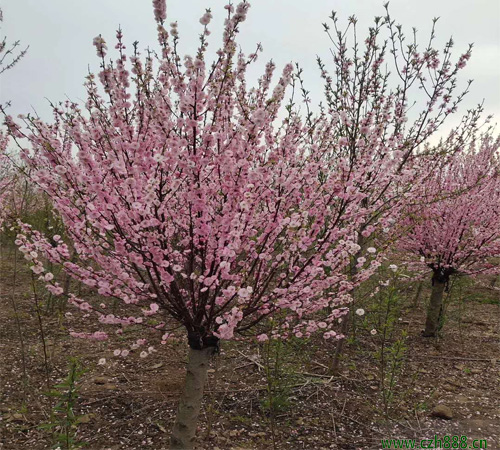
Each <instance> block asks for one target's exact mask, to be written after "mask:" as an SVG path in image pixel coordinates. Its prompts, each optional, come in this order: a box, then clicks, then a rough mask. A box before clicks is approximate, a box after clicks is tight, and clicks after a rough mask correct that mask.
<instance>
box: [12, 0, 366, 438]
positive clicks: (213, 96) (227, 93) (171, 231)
mask: <svg viewBox="0 0 500 450" xmlns="http://www.w3.org/2000/svg"><path fill="white" fill-rule="evenodd" d="M153 5H154V14H155V18H156V21H157V24H158V38H159V43H160V46H161V55H159V56H158V57H155V55H154V53H152V52H149V53H148V55H147V57H146V58H145V60H143V59H142V58H141V55H140V54H139V52H138V50H137V48H135V50H134V53H133V55H132V57H131V58H130V63H129V62H128V60H127V57H126V56H125V52H124V51H125V46H124V44H123V41H122V33H121V31H118V33H117V41H118V43H117V45H116V48H117V49H118V52H119V56H118V59H117V60H116V61H115V62H114V63H113V62H106V51H107V45H106V42H105V40H104V39H103V38H102V37H101V36H99V37H97V38H95V39H94V45H95V47H96V49H97V54H98V56H99V57H100V58H101V61H102V65H101V69H102V70H101V72H100V73H99V75H98V77H97V79H98V80H99V82H100V83H101V85H102V88H103V92H104V94H103V93H102V92H101V91H100V89H99V87H98V82H97V79H96V77H95V76H94V75H90V76H89V77H88V78H87V82H86V88H87V94H88V96H87V101H86V104H85V109H86V111H82V109H81V108H80V107H79V106H78V105H77V104H75V103H71V102H67V103H65V104H64V105H58V106H55V107H54V114H55V118H56V119H55V122H54V123H52V124H47V123H44V122H42V121H40V120H38V119H36V118H31V117H29V116H28V117H26V118H25V124H26V126H27V127H28V130H29V131H28V132H24V131H23V129H22V128H21V127H20V126H18V125H17V124H14V123H10V124H9V129H10V132H11V135H12V136H13V138H14V139H15V140H16V141H17V142H19V145H20V146H21V147H22V144H21V141H20V138H22V137H25V138H27V139H28V140H29V141H30V143H31V147H32V149H31V150H30V149H23V150H22V155H23V158H24V160H25V161H26V164H27V165H28V166H29V167H30V169H31V171H32V172H31V176H32V179H33V180H34V181H35V182H36V183H37V184H38V185H39V186H40V187H41V189H43V190H44V191H45V192H46V193H47V195H48V196H49V197H50V198H51V199H52V201H53V203H54V207H55V209H56V210H57V211H58V212H59V214H60V215H61V217H62V219H63V221H64V224H65V227H66V229H65V231H66V234H67V236H68V238H69V240H68V242H63V239H61V237H60V236H58V235H56V236H53V237H52V238H51V239H48V238H45V237H44V236H43V235H41V234H40V233H39V232H38V231H36V230H34V229H33V228H31V227H30V226H28V225H23V227H22V229H23V233H20V234H19V236H18V239H17V244H18V245H19V246H20V249H21V250H22V251H23V252H24V253H25V256H26V258H27V259H29V260H30V261H32V263H33V266H32V270H33V271H34V272H35V274H38V275H40V277H41V278H42V280H43V281H45V282H46V283H47V288H48V289H49V290H50V291H51V292H52V293H53V294H55V295H60V294H62V293H63V288H62V287H61V286H59V284H58V283H57V282H56V281H55V280H54V276H53V274H51V273H46V272H45V268H44V267H43V265H42V262H41V260H40V257H39V254H40V253H42V254H44V255H46V256H47V257H48V258H49V260H51V261H52V262H54V263H58V264H62V265H63V267H64V270H65V271H66V272H67V273H68V274H69V275H70V276H72V277H73V278H75V279H77V280H80V281H82V282H83V283H85V284H86V285H88V286H90V287H93V288H95V289H97V291H98V292H99V294H101V295H102V296H105V297H109V298H111V299H120V300H122V301H123V305H124V306H123V309H122V312H123V314H120V315H111V314H107V313H106V311H105V310H104V309H102V308H100V307H99V306H96V305H91V304H89V303H87V302H85V301H83V300H82V299H78V298H77V297H75V296H70V301H71V303H73V304H74V305H76V306H78V307H79V308H80V309H82V310H84V311H86V312H92V313H94V314H96V316H97V317H98V318H99V321H100V322H101V323H104V324H119V325H121V324H127V325H130V324H138V325H140V324H142V325H148V323H149V322H148V321H149V320H150V318H151V316H153V318H154V316H156V317H158V316H159V317H161V320H162V322H163V323H162V324H160V325H159V326H157V328H158V329H159V330H160V331H161V332H162V334H163V338H162V340H163V341H165V340H166V339H167V338H168V333H167V332H166V331H165V330H166V325H165V323H167V322H168V321H174V322H176V323H178V324H180V325H182V326H183V327H184V328H185V330H186V332H187V338H188V343H189V358H188V364H187V375H186V384H185V390H184V393H183V395H182V397H181V400H180V405H179V410H178V414H177V418H176V423H175V425H174V429H173V436H172V448H191V447H192V445H193V441H194V435H195V429H196V421H197V417H198V414H199V408H200V403H201V398H202V393H203V387H204V382H205V377H206V372H207V367H208V362H209V358H210V356H211V355H212V354H213V353H214V351H216V349H217V347H218V344H219V340H220V339H231V338H233V337H234V335H235V333H238V334H239V335H240V336H245V335H252V334H253V335H255V334H258V339H259V340H260V341H263V340H267V339H268V338H269V337H274V338H286V337H288V336H291V335H295V336H299V337H300V336H310V335H311V334H312V333H314V332H316V331H320V332H321V333H322V334H323V336H324V338H325V339H328V338H331V337H335V336H336V333H335V332H334V331H333V330H332V328H333V325H334V323H335V322H336V321H337V319H338V318H339V316H341V315H342V314H343V313H344V312H345V310H343V309H341V308H339V306H340V305H342V304H344V303H346V302H348V301H349V294H348V293H349V292H351V291H352V289H353V286H354V285H355V283H358V282H360V281H362V280H363V279H364V277H367V276H368V275H369V273H370V270H369V269H370V266H369V265H368V266H366V265H363V267H360V268H359V272H358V276H357V278H356V279H355V280H352V279H351V280H349V279H348V278H347V275H346V270H345V269H346V267H347V266H348V264H349V263H350V257H351V255H353V254H355V253H357V252H358V251H359V246H358V244H357V243H356V242H355V236H356V234H355V230H357V229H359V227H360V226H361V223H362V222H363V221H364V220H365V218H364V214H365V209H364V208H361V202H362V201H363V198H364V196H363V194H362V193H360V192H359V190H357V189H355V188H352V186H351V185H348V186H346V185H344V181H345V180H344V177H343V174H342V173H341V172H336V171H330V172H328V173H327V172H325V171H324V169H323V168H324V167H325V166H326V164H327V158H330V154H331V149H330V141H328V140H327V139H325V136H326V134H325V130H326V129H325V127H324V126H323V123H322V122H321V121H319V120H318V121H316V120H312V118H311V117H309V118H308V121H307V123H304V122H303V121H301V119H300V117H299V115H298V114H297V113H296V112H294V110H293V107H292V106H291V105H292V104H293V102H294V99H293V92H292V94H291V95H292V99H291V105H290V106H289V107H288V108H287V111H288V114H285V118H284V119H282V120H280V119H278V114H279V112H280V106H281V104H282V103H283V102H284V98H285V90H286V88H287V87H288V86H289V84H290V80H291V76H292V66H291V65H287V66H286V67H285V69H284V71H283V73H282V75H281V77H280V78H279V80H278V81H277V83H276V84H275V85H274V88H273V87H272V80H273V72H274V70H275V67H274V64H273V63H268V64H267V65H266V69H265V73H264V74H263V75H262V77H261V78H259V80H258V82H257V85H256V86H255V87H252V88H249V87H248V86H247V81H246V71H247V67H248V66H249V65H250V64H252V63H253V62H254V61H255V60H256V58H257V54H258V51H259V50H260V48H258V49H257V50H258V51H257V52H256V53H253V54H251V55H250V56H248V57H246V56H245V55H243V54H242V53H237V46H236V42H235V38H236V35H237V32H238V28H239V25H240V24H241V23H242V22H243V21H244V20H245V18H246V15H247V11H248V8H249V5H248V3H246V2H243V3H240V4H239V5H238V6H237V7H236V8H234V7H233V6H232V5H228V6H226V7H225V8H226V10H227V19H226V21H225V26H224V33H223V42H222V47H221V48H220V49H219V50H218V51H217V58H216V60H215V61H214V62H213V63H212V64H208V63H207V62H206V51H207V42H206V37H207V36H208V34H209V30H208V24H209V22H210V19H211V17H212V16H211V12H210V10H207V12H206V13H205V14H204V15H203V17H202V18H201V20H200V22H201V24H202V25H203V32H202V33H201V37H200V46H199V48H198V51H197V53H196V56H194V57H190V56H186V57H185V58H184V60H182V59H181V57H180V56H179V55H178V53H177V44H178V30H177V25H176V24H175V23H174V24H172V26H171V29H170V32H168V31H167V30H166V29H165V27H164V23H165V20H166V7H165V3H164V1H161V0H155V1H154V2H153ZM155 61H157V62H158V65H157V66H156V64H155ZM129 64H130V67H131V72H132V73H129V70H128V68H127V67H128V66H129ZM322 140H323V141H324V144H322V143H321V142H322ZM354 177H355V176H354ZM351 179H352V178H351ZM353 238H354V240H353ZM73 249H74V252H76V255H77V258H72V256H71V255H72V253H73ZM134 307H135V308H136V311H137V313H136V316H135V317H133V316H130V315H128V314H127V313H126V312H127V311H129V308H134ZM277 313H279V314H277ZM271 316H274V322H273V323H274V325H273V329H272V332H271V333H270V334H266V333H265V332H263V326H262V325H263V323H264V322H265V319H267V318H269V317H271ZM319 316H321V319H319V318H318V317H319ZM75 333H76V334H75V335H76V336H80V337H88V338H93V339H105V338H106V334H105V333H104V332H98V333H92V334H90V333H86V332H85V331H83V332H80V333H79V332H75Z"/></svg>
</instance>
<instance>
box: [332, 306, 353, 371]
mask: <svg viewBox="0 0 500 450" xmlns="http://www.w3.org/2000/svg"><path fill="white" fill-rule="evenodd" d="M350 320H351V311H348V312H347V314H346V315H345V316H342V327H341V333H342V334H343V335H344V337H343V338H342V339H339V340H338V341H337V342H336V344H335V353H334V355H333V360H332V363H331V365H330V373H331V374H332V375H338V373H339V368H340V358H341V356H342V353H343V352H344V343H345V340H346V339H347V333H348V331H349V322H350Z"/></svg>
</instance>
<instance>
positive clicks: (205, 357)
mask: <svg viewBox="0 0 500 450" xmlns="http://www.w3.org/2000/svg"><path fill="white" fill-rule="evenodd" d="M214 350H215V349H214V347H207V348H204V349H202V350H195V349H193V348H191V347H190V348H189V354H188V363H187V372H186V380H185V382H184V392H183V393H182V396H181V398H180V400H179V408H178V410H177V417H176V418H175V423H174V428H173V430H172V437H171V439H170V449H171V450H184V449H192V448H194V442H195V438H196V427H197V425H198V416H199V414H200V408H201V401H202V398H203V391H204V389H205V381H206V379H207V371H208V367H209V365H210V358H211V356H212V355H213V354H214Z"/></svg>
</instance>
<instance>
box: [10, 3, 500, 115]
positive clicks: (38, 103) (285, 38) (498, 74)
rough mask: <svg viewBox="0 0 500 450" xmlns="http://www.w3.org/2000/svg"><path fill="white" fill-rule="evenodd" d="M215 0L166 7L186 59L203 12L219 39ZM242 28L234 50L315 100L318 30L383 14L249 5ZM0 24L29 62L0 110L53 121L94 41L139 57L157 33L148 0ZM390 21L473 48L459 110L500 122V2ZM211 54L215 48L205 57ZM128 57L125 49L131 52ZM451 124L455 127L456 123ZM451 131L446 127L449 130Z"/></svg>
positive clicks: (418, 9)
mask: <svg viewBox="0 0 500 450" xmlns="http://www.w3.org/2000/svg"><path fill="white" fill-rule="evenodd" d="M225 3H226V2H225V1H222V0H204V1H203V0H169V1H167V14H168V18H167V22H168V23H170V22H171V21H174V20H177V21H178V22H179V30H180V37H181V49H182V52H183V53H191V54H192V53H194V51H195V49H196V43H197V36H198V33H199V31H200V29H201V28H200V27H201V25H200V24H199V22H198V20H199V18H200V17H201V15H202V14H203V12H204V9H205V8H207V7H210V8H212V13H213V15H214V20H213V21H212V23H211V25H210V28H211V30H212V36H211V38H212V42H214V43H217V44H218V42H219V41H220V36H221V34H220V32H221V26H222V20H223V18H224V13H225V11H224V10H223V5H224V4H225ZM250 3H251V5H252V7H251V9H250V13H249V17H248V20H247V22H245V23H244V24H243V25H242V27H241V35H240V39H239V43H240V45H241V46H242V48H243V50H244V51H245V52H246V53H250V52H251V51H253V50H254V48H255V44H256V43H257V42H261V43H262V45H263V47H264V53H263V55H262V56H261V59H260V67H261V68H262V67H263V65H264V62H265V61H267V60H268V59H270V58H272V59H273V60H274V61H275V62H276V63H277V65H278V67H281V66H283V65H284V64H285V63H287V62H289V61H293V62H295V61H298V62H300V64H301V65H302V66H303V67H304V72H305V79H306V82H307V84H308V86H309V88H310V90H311V91H312V98H313V101H318V100H320V99H321V84H320V80H319V72H318V70H317V67H316V55H320V56H321V57H323V59H324V60H325V61H328V57H329V41H328V38H327V36H326V35H325V33H324V31H323V27H322V25H321V24H322V23H323V22H328V21H329V19H328V16H329V15H330V12H331V11H332V10H336V11H337V12H338V14H339V19H340V21H341V23H342V24H345V23H346V21H347V18H348V17H349V16H350V15H352V14H355V15H356V16H357V17H358V19H359V26H358V29H359V31H360V32H361V33H360V34H362V35H363V37H364V35H365V34H366V30H367V27H368V26H369V25H371V23H372V19H373V17H374V16H375V15H383V14H384V9H383V7H382V4H383V0H254V1H251V2H250ZM1 5H2V8H3V12H4V24H3V26H2V30H1V33H0V34H2V35H6V36H7V37H8V39H9V41H13V40H17V39H19V40H21V42H22V44H24V45H29V46H30V48H29V52H28V54H27V55H26V57H25V58H24V59H23V60H22V61H21V62H20V63H19V64H18V65H17V66H16V67H15V68H14V69H12V70H10V71H7V72H6V73H4V74H3V75H2V77H1V79H0V102H1V103H4V102H5V101H7V100H11V101H12V107H11V109H10V113H11V114H12V115H17V114H19V113H27V112H32V111H33V109H34V110H36V111H37V113H38V114H39V115H40V116H41V117H42V118H43V119H46V120H50V118H51V116H50V108H49V106H48V102H47V100H46V99H45V98H49V99H50V100H52V101H59V100H64V99H65V98H66V96H68V97H70V98H71V99H73V100H76V99H82V98H84V94H85V93H84V89H83V86H82V83H83V81H84V77H85V75H86V74H87V71H88V67H89V66H90V68H91V69H92V70H93V71H97V70H98V64H99V61H98V59H97V56H96V55H95V50H94V47H93V46H92V39H93V38H94V37H95V36H96V35H98V34H102V35H103V37H104V38H105V39H106V40H107V42H108V47H109V48H112V47H113V46H114V36H115V30H116V28H117V26H118V25H119V24H120V25H121V26H122V29H123V32H124V35H125V40H126V43H127V44H131V43H132V42H133V41H135V40H138V41H139V42H140V44H139V47H140V48H141V49H143V48H145V47H147V46H148V45H149V46H154V45H155V43H156V27H155V23H154V20H153V13H152V8H151V1H150V0H141V1H139V0H84V1H82V0H43V1H41V0H1ZM390 10H391V15H392V16H393V18H394V19H395V20H396V21H397V22H399V23H401V24H402V25H403V27H404V28H405V29H406V30H407V32H410V31H411V27H412V26H415V27H416V28H417V29H418V30H419V32H420V33H421V36H422V43H423V42H424V38H425V39H426V38H427V33H428V31H429V29H430V25H431V20H432V18H433V17H435V16H440V17H441V19H440V21H439V22H438V27H437V41H438V42H439V43H440V44H442V43H444V41H445V40H446V39H447V38H448V37H449V36H451V35H453V37H454V40H455V52H456V55H457V56H458V55H459V54H460V53H462V52H463V51H465V50H466V48H467V44H468V43H469V42H474V44H475V47H474V51H473V55H472V58H471V60H470V62H469V65H468V66H467V68H466V69H465V70H464V71H462V78H461V79H462V81H463V82H465V81H466V80H467V79H469V78H473V79H474V80H475V81H474V83H473V85H472V87H471V92H470V94H469V95H468V98H467V100H466V101H465V102H464V104H463V107H462V110H463V111H464V110H465V108H468V107H472V106H473V105H475V104H477V103H478V102H480V101H482V100H483V99H484V100H485V109H486V112H487V113H490V114H495V116H496V121H498V118H499V117H500V1H499V0H417V1H415V0H412V1H410V0H392V1H391V5H390ZM215 47H216V46H215V45H213V46H212V50H213V49H214V48H215ZM128 49H129V50H131V45H128ZM454 122H455V121H454ZM450 124H451V122H450Z"/></svg>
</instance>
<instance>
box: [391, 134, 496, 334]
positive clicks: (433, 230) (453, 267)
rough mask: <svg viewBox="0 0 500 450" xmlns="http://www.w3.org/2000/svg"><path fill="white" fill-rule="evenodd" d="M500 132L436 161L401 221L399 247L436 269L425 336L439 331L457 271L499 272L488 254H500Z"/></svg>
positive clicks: (424, 264)
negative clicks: (417, 198) (402, 230)
mask: <svg viewBox="0 0 500 450" xmlns="http://www.w3.org/2000/svg"><path fill="white" fill-rule="evenodd" d="M499 148H500V138H496V139H495V138H493V137H492V135H491V134H489V133H486V134H483V135H482V136H481V138H480V139H478V141H477V142H476V143H474V144H472V145H471V146H470V147H469V148H467V149H464V150H463V151H462V152H459V153H455V154H454V155H453V156H451V157H450V158H449V160H448V161H447V162H446V163H445V164H443V165H442V166H441V167H435V165H434V164H433V167H432V171H431V172H430V173H431V176H430V177H429V179H428V180H427V182H426V183H425V185H423V186H422V192H421V199H422V202H423V205H422V203H420V204H419V205H416V206H413V207H412V208H410V209H409V211H408V216H407V217H406V218H405V219H404V220H403V221H402V223H401V224H402V226H403V227H407V228H408V229H409V230H410V232H409V233H407V234H405V235H403V238H402V239H401V240H400V247H401V248H402V249H403V250H404V251H406V252H409V253H410V254H412V255H415V256H417V257H419V258H420V259H419V260H418V261H417V267H418V266H419V265H420V267H422V266H423V267H427V268H430V269H431V271H432V294H431V298H430V303H429V308H428V312H427V320H426V324H425V331H424V333H423V334H424V336H428V337H429V336H436V334H437V332H438V328H439V323H440V318H441V315H442V305H443V292H444V291H445V289H447V286H448V283H449V281H450V277H451V276H453V275H455V274H468V275H476V274H479V273H488V272H492V273H495V272H498V271H499V267H498V265H496V266H495V265H494V264H491V263H490V262H489V259H490V258H491V257H494V256H500V164H499V162H500V159H499V153H498V151H499Z"/></svg>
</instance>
